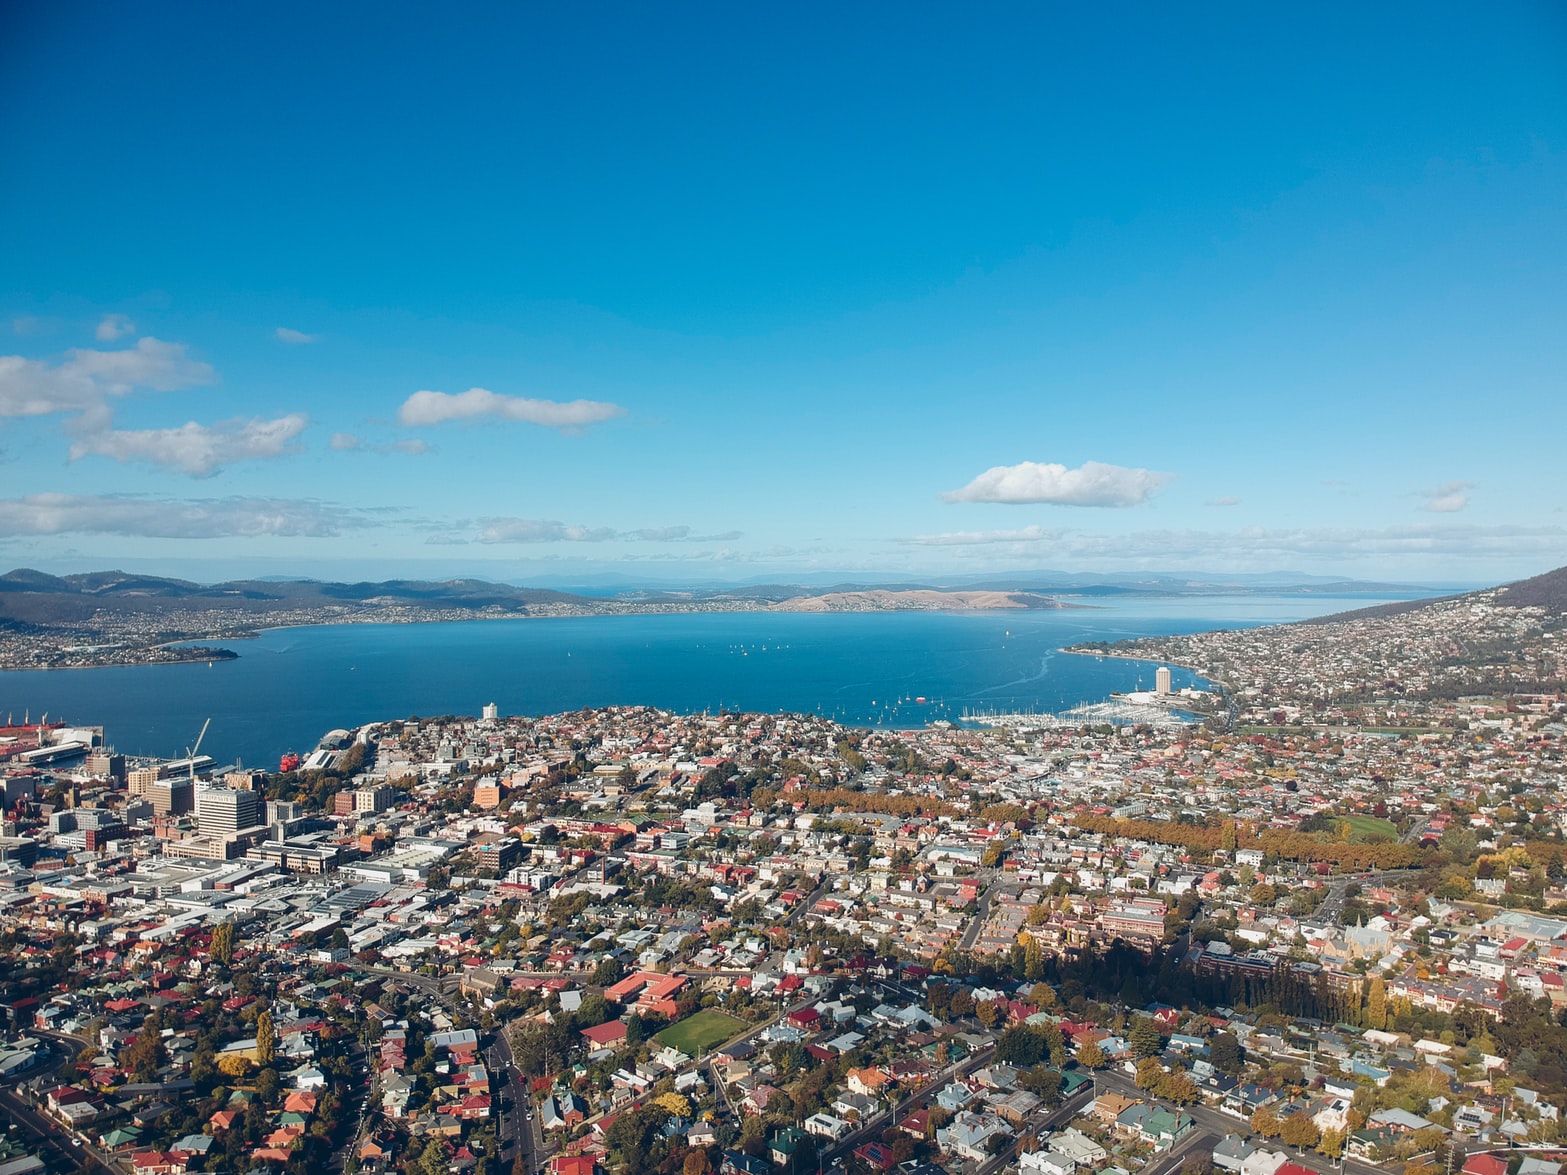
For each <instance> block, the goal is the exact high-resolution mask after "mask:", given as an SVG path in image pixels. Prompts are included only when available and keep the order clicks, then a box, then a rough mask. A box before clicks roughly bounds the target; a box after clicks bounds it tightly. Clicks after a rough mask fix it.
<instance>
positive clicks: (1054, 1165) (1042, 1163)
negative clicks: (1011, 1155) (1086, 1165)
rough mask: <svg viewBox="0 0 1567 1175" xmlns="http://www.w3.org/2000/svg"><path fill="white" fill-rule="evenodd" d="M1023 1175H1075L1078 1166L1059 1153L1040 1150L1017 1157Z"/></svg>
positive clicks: (1018, 1166) (1019, 1169)
mask: <svg viewBox="0 0 1567 1175" xmlns="http://www.w3.org/2000/svg"><path fill="white" fill-rule="evenodd" d="M1017 1169H1018V1171H1019V1172H1021V1173H1022V1175H1073V1173H1074V1172H1075V1171H1076V1170H1077V1164H1076V1163H1075V1162H1073V1161H1072V1160H1071V1159H1070V1158H1068V1157H1067V1156H1066V1155H1063V1154H1061V1153H1060V1152H1059V1151H1053V1150H1038V1151H1034V1152H1033V1153H1031V1154H1026V1155H1019V1156H1018V1157H1017Z"/></svg>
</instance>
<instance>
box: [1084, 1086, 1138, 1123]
mask: <svg viewBox="0 0 1567 1175" xmlns="http://www.w3.org/2000/svg"><path fill="white" fill-rule="evenodd" d="M1136 1104H1137V1103H1136V1102H1135V1101H1134V1100H1133V1099H1131V1098H1129V1097H1125V1096H1123V1095H1122V1094H1119V1093H1102V1094H1100V1095H1099V1096H1098V1097H1097V1098H1096V1099H1095V1100H1094V1105H1093V1110H1092V1111H1091V1112H1092V1113H1093V1115H1094V1117H1096V1118H1098V1119H1099V1120H1100V1121H1101V1122H1103V1123H1104V1124H1105V1125H1106V1126H1110V1125H1113V1124H1114V1123H1115V1121H1116V1119H1118V1118H1119V1117H1120V1116H1121V1115H1122V1114H1124V1113H1126V1111H1127V1110H1129V1109H1131V1108H1132V1107H1133V1106H1135V1105H1136Z"/></svg>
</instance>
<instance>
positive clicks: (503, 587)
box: [0, 568, 595, 625]
mask: <svg viewBox="0 0 1567 1175" xmlns="http://www.w3.org/2000/svg"><path fill="white" fill-rule="evenodd" d="M375 603H403V604H408V605H411V606H415V607H425V608H444V609H459V610H473V611H479V610H482V609H486V608H500V609H502V610H505V611H519V612H520V611H525V610H526V609H527V608H528V607H529V606H530V605H539V604H567V605H571V604H581V605H584V606H591V605H592V604H593V603H595V601H592V600H588V599H586V598H584V597H580V596H573V595H570V594H568V593H566V592H557V591H550V590H548V589H545V588H521V587H513V586H511V585H509V584H503V583H488V582H486V581H484V580H477V579H453V580H448V581H446V582H444V583H422V582H418V581H415V580H388V581H386V582H383V583H322V582H319V581H317V580H308V579H307V580H235V581H233V582H230V583H218V584H199V583H191V582H189V581H188V580H183V579H163V578H160V577H158V576H152V575H128V574H126V573H124V572H121V571H95V572H89V573H86V574H82V575H46V574H44V573H43V572H41V571H32V570H30V569H28V568H19V569H17V570H15V571H11V572H7V573H6V574H5V575H0V617H3V618H5V619H8V620H12V621H19V622H22V623H25V624H38V625H57V624H70V623H77V622H81V621H85V620H87V619H88V618H89V617H91V616H92V615H93V614H94V613H96V612H101V611H108V612H114V613H121V614H125V615H131V614H137V613H148V614H158V613H169V612H181V611H193V610H194V611H223V612H234V613H241V614H254V615H256V616H258V617H259V616H264V615H265V614H266V613H268V612H278V611H291V610H297V609H302V608H319V607H327V606H331V605H343V604H375Z"/></svg>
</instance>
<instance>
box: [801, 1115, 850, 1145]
mask: <svg viewBox="0 0 1567 1175" xmlns="http://www.w3.org/2000/svg"><path fill="white" fill-rule="evenodd" d="M801 1125H803V1126H804V1127H805V1132H806V1133H807V1134H814V1135H816V1136H817V1137H818V1138H830V1139H832V1140H833V1141H834V1142H836V1141H837V1140H838V1139H840V1138H842V1137H843V1136H844V1135H845V1134H847V1133H849V1131H850V1130H851V1129H852V1127H851V1126H850V1125H849V1123H847V1122H845V1121H844V1120H843V1119H842V1118H835V1117H833V1116H832V1115H831V1114H812V1115H811V1116H810V1117H809V1118H807V1119H806V1120H805V1121H804V1122H803V1123H801Z"/></svg>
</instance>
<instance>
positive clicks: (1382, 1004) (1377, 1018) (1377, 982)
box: [1363, 975, 1387, 1028]
mask: <svg viewBox="0 0 1567 1175" xmlns="http://www.w3.org/2000/svg"><path fill="white" fill-rule="evenodd" d="M1363 1019H1364V1021H1365V1025H1366V1027H1367V1028H1386V1027H1387V987H1386V985H1385V984H1384V983H1383V982H1382V976H1380V975H1373V976H1372V977H1371V980H1370V982H1368V983H1367V984H1366V1008H1365V1014H1364V1017H1363Z"/></svg>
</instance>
